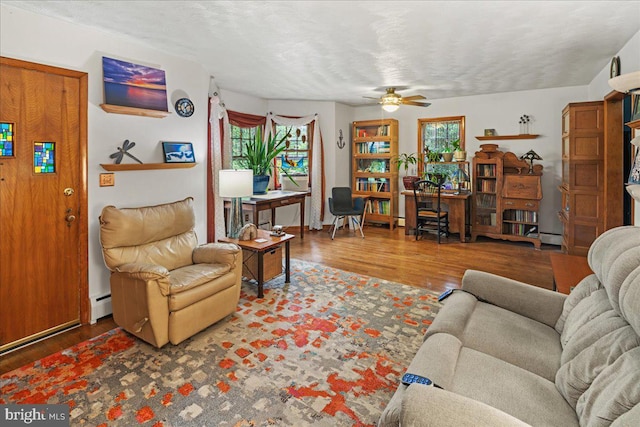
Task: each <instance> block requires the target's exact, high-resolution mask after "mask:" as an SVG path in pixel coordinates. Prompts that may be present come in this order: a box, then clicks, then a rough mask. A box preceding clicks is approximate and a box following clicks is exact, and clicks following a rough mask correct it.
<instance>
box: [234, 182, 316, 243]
mask: <svg viewBox="0 0 640 427" xmlns="http://www.w3.org/2000/svg"><path fill="white" fill-rule="evenodd" d="M306 197H307V193H306V192H304V191H282V190H273V191H269V192H268V193H267V194H254V195H253V196H251V197H245V198H243V199H242V212H243V214H244V212H245V211H247V212H251V217H252V218H253V220H252V221H251V222H253V223H254V224H255V225H256V227H257V226H258V224H260V222H259V216H260V212H261V211H266V210H269V209H271V221H272V225H276V208H279V207H281V206H288V205H295V204H297V203H299V204H300V238H301V239H304V203H305V198H306ZM228 209H231V201H230V200H228V199H225V201H224V222H225V224H226V223H227V210H228Z"/></svg>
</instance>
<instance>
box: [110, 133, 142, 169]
mask: <svg viewBox="0 0 640 427" xmlns="http://www.w3.org/2000/svg"><path fill="white" fill-rule="evenodd" d="M135 145H136V143H135V142H133V141H131V142H129V140H128V139H125V140H124V143H123V144H122V147H118V151H116V152H115V153H113V154H112V155H110V156H109V158H110V159H116V161H115V163H116V165H119V164H120V162H122V158H123V157H124V155H125V154H126V155H127V156H129V157H131V158H132V159H133V160H135V161H136V162H138V163H140V164H142V162H141V161H140V159H138V158H137V157H136V156H134V155H133V154H131V153H128V151H129V150H131V149H132V148H133V147H135Z"/></svg>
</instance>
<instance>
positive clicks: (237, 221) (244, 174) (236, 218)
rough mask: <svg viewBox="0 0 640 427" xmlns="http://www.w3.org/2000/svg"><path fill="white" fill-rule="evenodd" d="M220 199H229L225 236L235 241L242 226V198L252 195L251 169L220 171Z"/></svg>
mask: <svg viewBox="0 0 640 427" xmlns="http://www.w3.org/2000/svg"><path fill="white" fill-rule="evenodd" d="M218 191H219V195H220V197H225V198H230V199H231V215H230V216H229V231H228V233H227V236H228V237H230V238H232V239H237V238H238V236H239V235H240V229H241V228H242V226H243V225H244V221H243V218H242V198H243V197H249V196H251V195H253V171H252V170H251V169H222V170H220V173H219V174H218Z"/></svg>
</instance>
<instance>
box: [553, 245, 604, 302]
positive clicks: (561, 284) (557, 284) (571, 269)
mask: <svg viewBox="0 0 640 427" xmlns="http://www.w3.org/2000/svg"><path fill="white" fill-rule="evenodd" d="M549 259H550V260H551V269H552V270H553V288H554V290H556V291H558V292H560V293H562V294H567V295H569V293H570V292H571V288H572V287H574V286H576V285H577V284H578V283H580V281H581V280H582V279H584V278H585V277H587V276H589V275H590V274H593V271H591V267H589V263H588V262H587V258H585V257H581V256H577V255H567V254H563V253H560V252H551V253H550V254H549Z"/></svg>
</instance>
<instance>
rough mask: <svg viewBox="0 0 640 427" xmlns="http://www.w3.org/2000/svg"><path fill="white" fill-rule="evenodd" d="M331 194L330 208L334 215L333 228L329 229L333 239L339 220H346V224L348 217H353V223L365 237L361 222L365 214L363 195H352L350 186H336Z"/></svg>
mask: <svg viewBox="0 0 640 427" xmlns="http://www.w3.org/2000/svg"><path fill="white" fill-rule="evenodd" d="M331 196H332V197H329V210H330V211H331V213H332V214H333V216H334V218H333V224H332V225H331V230H329V231H330V232H331V240H333V238H334V236H335V235H336V229H337V228H338V220H340V219H342V220H345V222H344V225H346V224H347V223H348V218H351V221H353V224H354V225H355V226H357V227H358V228H359V229H360V235H361V236H362V238H363V239H364V232H363V231H362V223H361V218H362V215H363V214H364V199H363V198H362V197H351V188H349V187H334V188H332V189H331Z"/></svg>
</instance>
